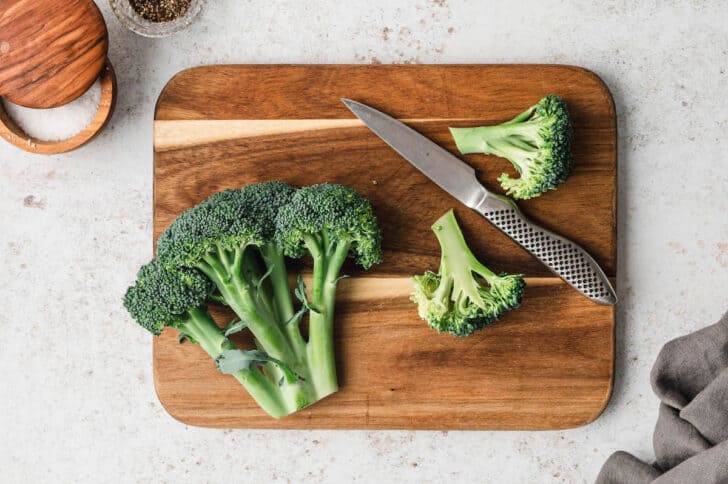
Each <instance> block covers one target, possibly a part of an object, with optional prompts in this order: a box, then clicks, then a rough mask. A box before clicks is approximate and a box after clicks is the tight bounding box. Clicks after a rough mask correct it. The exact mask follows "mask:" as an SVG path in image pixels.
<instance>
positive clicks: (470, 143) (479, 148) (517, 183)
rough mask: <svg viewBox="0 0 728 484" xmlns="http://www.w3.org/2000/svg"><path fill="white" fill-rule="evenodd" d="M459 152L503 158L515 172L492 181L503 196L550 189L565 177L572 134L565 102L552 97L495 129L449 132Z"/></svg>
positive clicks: (524, 195) (571, 161) (523, 196)
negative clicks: (504, 193) (511, 175)
mask: <svg viewBox="0 0 728 484" xmlns="http://www.w3.org/2000/svg"><path fill="white" fill-rule="evenodd" d="M450 132H451V133H452V136H453V138H454V139H455V144H456V145H457V147H458V149H459V150H460V152H461V153H463V154H468V153H485V154H492V155H496V156H500V157H503V158H506V159H507V160H508V161H510V162H511V163H512V164H513V166H514V167H515V168H516V170H517V171H518V173H519V175H520V176H519V177H518V178H511V177H510V176H509V175H508V174H507V173H503V174H501V175H500V176H499V177H498V181H500V182H501V186H502V187H503V189H504V190H506V193H507V194H508V195H510V196H512V197H513V198H516V199H528V198H534V197H538V196H539V195H541V194H542V193H543V192H545V191H547V190H555V189H556V188H557V187H558V186H559V185H560V184H561V183H563V182H564V181H566V178H567V177H568V176H569V174H570V173H571V169H572V167H573V165H574V159H573V157H572V155H571V142H572V139H573V137H574V134H573V133H574V132H573V129H572V126H571V119H570V118H569V112H568V111H567V109H566V103H565V102H564V101H563V100H562V99H561V98H559V97H558V96H555V95H553V94H549V95H548V96H546V97H544V98H543V99H541V100H540V101H539V102H538V104H536V105H534V106H531V107H530V108H528V109H527V110H526V111H524V112H523V113H521V114H519V115H518V116H516V117H515V118H513V119H512V120H510V121H507V122H505V123H502V124H499V125H497V126H480V127H475V128H450Z"/></svg>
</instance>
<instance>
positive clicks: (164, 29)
mask: <svg viewBox="0 0 728 484" xmlns="http://www.w3.org/2000/svg"><path fill="white" fill-rule="evenodd" d="M109 3H110V4H111V9H112V10H113V11H114V14H116V16H117V17H118V18H119V20H120V21H121V23H122V24H123V25H124V26H125V27H127V28H128V29H129V30H131V31H133V32H136V33H137V34H139V35H143V36H145V37H166V36H167V35H172V34H173V33H175V32H178V31H180V30H182V29H184V28H185V27H187V26H188V25H189V24H191V23H192V21H193V20H194V19H195V17H196V16H197V14H199V13H200V10H202V5H203V3H204V0H109Z"/></svg>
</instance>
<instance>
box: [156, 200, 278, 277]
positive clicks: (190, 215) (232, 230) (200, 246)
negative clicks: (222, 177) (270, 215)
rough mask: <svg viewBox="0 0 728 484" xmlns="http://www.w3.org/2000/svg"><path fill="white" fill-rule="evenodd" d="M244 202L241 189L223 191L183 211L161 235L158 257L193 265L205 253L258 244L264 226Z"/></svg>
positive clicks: (175, 264)
mask: <svg viewBox="0 0 728 484" xmlns="http://www.w3.org/2000/svg"><path fill="white" fill-rule="evenodd" d="M245 201H246V197H244V196H243V195H242V194H241V190H234V189H233V190H224V191H221V192H217V193H215V194H214V195H212V196H211V197H209V198H208V199H206V200H204V201H203V202H201V203H200V204H199V205H196V206H194V207H192V208H190V209H188V210H186V211H185V212H183V213H182V214H180V215H179V216H178V217H177V218H176V219H175V220H174V222H172V224H171V225H170V226H169V227H167V229H166V230H165V231H164V232H163V233H162V235H160V237H159V239H158V241H157V257H158V258H159V259H160V260H161V261H162V263H163V264H165V265H167V266H173V267H196V266H197V265H198V264H199V263H200V261H201V260H202V259H204V258H205V256H206V255H208V254H213V253H217V252H219V251H236V250H239V249H241V248H245V247H246V246H248V245H260V244H261V243H263V242H264V240H265V232H266V230H267V227H266V225H265V223H263V222H261V221H260V220H257V219H256V218H254V217H253V216H252V215H251V213H250V211H249V207H248V206H247V205H246V204H245V203H244V202H245Z"/></svg>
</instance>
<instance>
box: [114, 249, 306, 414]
mask: <svg viewBox="0 0 728 484" xmlns="http://www.w3.org/2000/svg"><path fill="white" fill-rule="evenodd" d="M212 289H213V286H212V283H211V282H210V280H209V279H207V278H206V277H205V276H204V275H203V274H201V273H200V272H198V271H197V270H195V269H177V270H167V269H165V268H164V267H163V266H162V265H161V264H160V263H159V262H158V261H157V260H154V261H152V262H150V263H148V264H146V265H144V266H142V268H141V269H140V270H139V274H138V276H137V280H136V283H135V284H134V285H133V286H132V287H130V288H129V289H128V290H127V292H126V294H125V296H124V306H125V307H126V309H127V310H128V311H129V313H130V314H131V316H132V317H133V318H134V319H135V320H136V321H137V322H138V323H139V325H140V326H142V327H143V328H144V329H146V330H147V331H149V332H150V333H152V334H153V335H155V336H158V335H160V334H161V333H162V331H163V330H164V328H165V327H171V328H175V329H178V330H179V331H180V338H181V339H182V338H184V339H186V340H188V341H190V342H193V343H196V344H199V345H200V346H201V347H202V349H203V350H205V352H206V353H207V354H209V355H210V356H211V357H212V358H213V359H214V360H217V361H218V362H219V361H220V360H221V358H222V357H224V356H227V357H228V358H230V357H235V358H237V359H238V360H244V361H243V363H241V364H239V365H237V366H236V368H235V370H234V371H232V372H230V373H232V374H233V376H234V377H235V378H236V379H237V380H238V381H239V382H240V383H241V384H242V385H243V387H245V389H246V390H247V391H248V392H249V393H250V395H251V396H252V397H253V398H254V399H255V401H256V402H257V403H258V404H259V405H260V406H261V408H263V409H264V410H265V411H266V412H268V413H269V414H270V415H272V416H274V417H281V416H283V415H286V414H288V413H290V412H291V411H292V410H295V409H291V408H290V407H288V406H287V402H286V401H285V399H284V398H283V394H282V392H281V387H280V386H279V385H278V384H277V383H274V382H272V381H271V380H269V379H268V378H266V376H265V375H264V373H263V372H262V371H261V369H260V365H263V364H273V365H276V366H277V367H278V368H279V370H280V371H281V372H282V374H283V375H284V377H285V380H286V382H288V383H295V382H296V381H297V377H296V375H294V374H293V372H292V371H291V370H290V369H289V368H288V367H287V365H285V364H284V363H282V362H281V361H278V360H277V359H275V358H271V357H270V356H268V355H266V354H265V353H263V352H261V351H241V350H238V349H237V348H236V347H235V346H234V345H233V344H232V343H231V342H230V341H229V340H228V339H227V337H226V336H225V334H224V333H223V332H222V331H221V330H220V328H219V327H218V326H217V324H216V323H215V321H214V320H213V319H212V317H211V316H210V314H209V313H208V311H207V307H206V304H205V301H206V300H207V298H208V297H209V295H210V293H211V291H212ZM218 364H219V363H218Z"/></svg>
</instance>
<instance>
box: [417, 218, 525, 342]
mask: <svg viewBox="0 0 728 484" xmlns="http://www.w3.org/2000/svg"><path fill="white" fill-rule="evenodd" d="M432 230H433V232H435V236H437V240H438V241H439V242H440V249H441V258H440V269H439V271H438V273H437V274H435V273H434V272H430V271H427V272H425V273H424V274H423V275H421V276H414V277H413V278H412V282H413V284H414V292H413V293H412V296H411V299H412V301H413V302H414V303H415V304H417V307H418V312H419V315H420V317H421V318H422V319H424V320H425V321H427V322H428V324H429V325H430V327H431V328H433V329H435V330H437V331H438V332H447V333H451V334H453V335H455V336H469V335H471V334H472V333H473V332H474V331H476V330H478V329H481V328H483V327H485V326H487V325H489V324H491V323H493V322H494V321H496V320H498V318H500V317H501V315H503V313H505V312H506V311H509V310H511V309H514V308H517V307H518V306H520V304H521V301H522V299H523V292H524V288H525V282H524V280H523V275H520V274H495V273H493V272H492V271H491V270H490V269H488V268H487V267H485V266H484V265H483V264H481V263H480V262H479V261H478V260H477V259H476V258H475V256H474V255H473V253H472V252H471V251H470V248H469V247H468V246H467V244H466V242H465V238H464V237H463V233H462V232H461V230H460V227H459V226H458V223H457V220H456V219H455V214H454V213H453V211H452V210H450V211H448V212H447V213H446V214H445V215H443V216H442V217H440V218H439V219H438V220H437V221H436V222H435V223H434V224H433V225H432Z"/></svg>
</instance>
